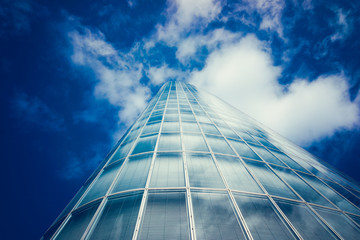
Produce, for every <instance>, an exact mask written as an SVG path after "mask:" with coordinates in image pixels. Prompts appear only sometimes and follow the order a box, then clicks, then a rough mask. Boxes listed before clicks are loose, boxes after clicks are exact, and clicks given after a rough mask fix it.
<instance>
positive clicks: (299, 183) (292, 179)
mask: <svg viewBox="0 0 360 240" xmlns="http://www.w3.org/2000/svg"><path fill="white" fill-rule="evenodd" d="M274 170H275V172H276V173H277V174H278V175H279V176H280V177H282V179H284V181H285V182H287V183H288V184H289V185H290V186H291V187H292V188H293V189H294V190H295V191H296V192H297V193H298V194H300V196H301V197H303V198H304V200H305V201H307V202H310V203H315V204H320V205H323V206H327V207H332V208H333V207H334V206H333V205H332V204H330V203H329V201H327V200H326V199H325V198H324V197H322V196H321V195H320V194H319V193H318V192H316V191H315V190H314V189H313V188H311V187H310V186H309V185H308V184H306V183H305V182H304V181H303V180H301V179H300V178H299V177H298V176H296V175H295V174H294V172H292V171H291V170H290V169H285V168H281V167H274Z"/></svg>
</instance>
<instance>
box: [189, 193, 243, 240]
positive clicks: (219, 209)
mask: <svg viewBox="0 0 360 240" xmlns="http://www.w3.org/2000/svg"><path fill="white" fill-rule="evenodd" d="M191 197H192V203H193V210H194V220H195V229H196V238H197V239H199V240H200V239H206V240H207V239H216V240H222V239H229V240H230V239H245V236H244V233H243V231H242V229H241V227H240V224H239V221H238V219H237V217H236V215H235V213H234V211H233V207H232V205H231V202H230V200H229V198H228V196H227V194H219V193H217V194H216V193H198V192H192V193H191Z"/></svg>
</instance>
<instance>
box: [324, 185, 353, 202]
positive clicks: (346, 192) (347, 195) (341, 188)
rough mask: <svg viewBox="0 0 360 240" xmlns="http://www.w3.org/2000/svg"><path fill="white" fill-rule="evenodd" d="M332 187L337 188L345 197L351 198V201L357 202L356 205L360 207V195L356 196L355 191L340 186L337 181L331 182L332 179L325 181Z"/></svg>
mask: <svg viewBox="0 0 360 240" xmlns="http://www.w3.org/2000/svg"><path fill="white" fill-rule="evenodd" d="M325 182H326V183H327V184H328V185H329V186H330V187H332V188H333V189H335V190H336V191H337V192H338V193H340V194H341V195H343V196H344V197H345V198H347V199H348V200H350V202H352V203H353V204H355V205H356V206H358V207H360V199H359V198H358V197H356V196H355V195H354V194H353V193H351V192H350V191H349V190H347V189H346V188H344V187H342V186H340V185H339V184H337V183H334V182H330V181H325Z"/></svg>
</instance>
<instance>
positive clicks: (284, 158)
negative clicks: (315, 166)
mask: <svg viewBox="0 0 360 240" xmlns="http://www.w3.org/2000/svg"><path fill="white" fill-rule="evenodd" d="M271 153H273V154H274V155H275V156H276V157H277V158H279V159H280V160H282V161H283V162H285V163H286V164H287V165H288V166H289V167H291V168H293V169H295V170H299V171H303V172H308V171H307V170H306V169H305V168H303V167H302V166H300V165H299V164H298V163H296V162H295V161H294V160H292V159H291V158H289V157H288V156H286V155H285V154H283V153H279V152H276V151H271Z"/></svg>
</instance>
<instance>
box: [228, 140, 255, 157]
mask: <svg viewBox="0 0 360 240" xmlns="http://www.w3.org/2000/svg"><path fill="white" fill-rule="evenodd" d="M229 142H230V144H231V145H232V146H233V147H234V149H235V150H236V152H237V153H238V154H239V156H241V157H246V158H252V159H258V160H260V158H259V156H258V155H256V154H255V153H254V151H253V150H251V149H250V148H249V147H248V146H247V145H246V144H245V143H244V142H240V141H234V140H229Z"/></svg>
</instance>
